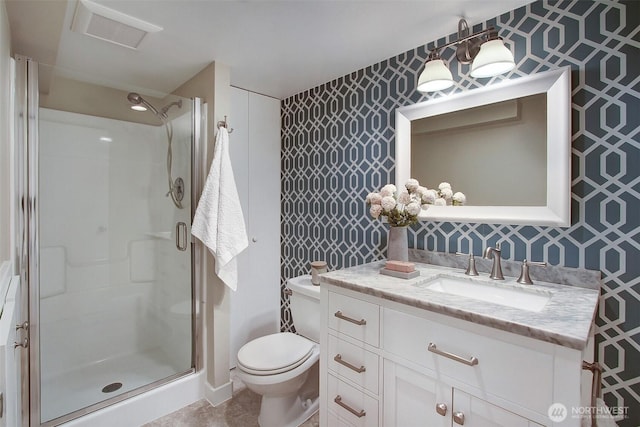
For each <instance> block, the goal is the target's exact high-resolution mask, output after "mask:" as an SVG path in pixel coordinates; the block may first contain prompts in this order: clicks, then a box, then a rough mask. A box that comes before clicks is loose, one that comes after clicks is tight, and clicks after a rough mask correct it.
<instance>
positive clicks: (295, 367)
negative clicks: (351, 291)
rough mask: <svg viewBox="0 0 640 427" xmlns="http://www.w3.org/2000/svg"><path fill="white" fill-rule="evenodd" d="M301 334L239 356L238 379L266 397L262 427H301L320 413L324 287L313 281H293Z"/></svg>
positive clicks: (254, 345) (273, 338)
mask: <svg viewBox="0 0 640 427" xmlns="http://www.w3.org/2000/svg"><path fill="white" fill-rule="evenodd" d="M287 286H288V288H289V289H290V290H291V295H290V297H289V301H290V308H291V314H292V316H293V321H294V326H295V328H296V332H297V334H292V333H290V332H280V333H277V334H272V335H266V336H264V337H260V338H256V339H255V340H253V341H250V342H248V343H247V344H245V345H244V346H242V348H240V350H239V351H238V372H237V373H238V376H239V377H240V379H241V380H242V382H244V383H245V384H246V386H247V387H248V388H249V389H250V390H252V391H254V392H255V393H258V394H260V395H262V403H261V405H260V415H259V416H258V423H259V424H260V426H261V427H297V426H299V425H300V424H302V423H303V422H304V421H305V420H306V419H307V418H309V417H310V416H311V415H313V414H314V412H316V411H317V410H318V405H319V398H318V384H319V382H318V381H319V369H318V360H319V359H320V344H319V341H320V286H314V285H312V284H311V276H310V275H305V276H299V277H294V278H292V279H289V281H288V282H287Z"/></svg>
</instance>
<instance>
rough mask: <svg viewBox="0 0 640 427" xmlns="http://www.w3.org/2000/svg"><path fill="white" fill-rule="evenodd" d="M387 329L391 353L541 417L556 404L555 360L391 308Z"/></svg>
mask: <svg viewBox="0 0 640 427" xmlns="http://www.w3.org/2000/svg"><path fill="white" fill-rule="evenodd" d="M383 328H384V333H383V336H384V342H383V348H384V350H385V352H386V353H391V354H395V355H398V356H400V357H402V358H404V359H407V360H409V361H411V362H414V363H416V364H418V365H421V366H424V367H425V368H428V369H430V370H433V371H435V372H436V375H446V376H448V377H450V378H453V379H456V380H459V381H461V382H463V383H465V384H468V385H470V386H472V387H475V388H478V389H481V390H483V391H484V392H486V393H489V394H492V395H495V396H498V397H500V398H504V399H506V400H508V401H511V402H513V403H516V404H518V405H520V406H524V407H526V408H529V409H532V410H534V411H536V412H539V413H546V411H547V409H548V408H549V405H550V404H551V403H553V402H552V397H553V355H552V354H548V353H544V352H541V351H537V350H534V349H532V348H530V347H524V346H519V345H516V344H511V343H507V342H504V341H501V340H499V339H495V338H492V337H489V336H484V335H481V334H478V333H474V332H470V331H467V330H463V329H458V328H455V327H451V326H448V325H446V324H443V323H440V322H436V321H433V320H430V319H425V318H422V317H417V316H413V315H410V314H406V313H401V312H398V311H395V310H392V309H386V308H385V309H384V325H383ZM430 343H431V344H433V345H435V348H432V349H431V351H430V350H429V344H430ZM443 353H447V354H448V355H449V356H450V357H447V355H445V354H443ZM472 358H475V359H477V364H474V365H471V363H472ZM454 359H457V360H454Z"/></svg>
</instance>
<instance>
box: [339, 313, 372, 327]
mask: <svg viewBox="0 0 640 427" xmlns="http://www.w3.org/2000/svg"><path fill="white" fill-rule="evenodd" d="M334 316H336V317H337V318H338V319H342V320H346V321H347V322H351V323H353V324H355V325H358V326H363V325H366V324H367V321H366V320H364V319H360V320H356V319H352V318H351V317H348V316H345V315H344V314H342V312H341V311H336V313H335V314H334Z"/></svg>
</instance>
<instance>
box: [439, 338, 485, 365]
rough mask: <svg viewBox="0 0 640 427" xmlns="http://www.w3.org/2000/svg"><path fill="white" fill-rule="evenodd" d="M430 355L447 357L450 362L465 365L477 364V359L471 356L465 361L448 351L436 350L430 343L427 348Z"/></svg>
mask: <svg viewBox="0 0 640 427" xmlns="http://www.w3.org/2000/svg"><path fill="white" fill-rule="evenodd" d="M427 350H429V351H430V352H431V353H435V354H439V355H440V356H444V357H448V358H449V359H451V360H455V361H456V362H460V363H464V364H465V365H469V366H475V365H477V364H478V358H477V357H474V356H471V357H470V358H469V359H465V358H464V357H461V356H458V355H457V354H453V353H449V352H448V351H442V350H438V348H437V347H436V345H435V344H434V343H432V342H430V343H429V347H427Z"/></svg>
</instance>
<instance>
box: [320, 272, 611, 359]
mask: <svg viewBox="0 0 640 427" xmlns="http://www.w3.org/2000/svg"><path fill="white" fill-rule="evenodd" d="M383 266H384V261H378V262H373V263H370V264H364V265H361V266H357V267H351V268H345V269H342V270H336V271H332V272H329V273H325V274H322V275H321V278H322V279H321V281H322V283H328V284H331V285H335V286H338V287H341V288H345V289H350V290H353V291H356V292H361V293H363V294H367V295H372V296H375V297H379V298H383V299H386V300H390V301H395V302H398V303H402V304H406V305H409V306H413V307H417V308H420V309H424V310H428V311H432V312H435V313H441V314H444V315H448V316H452V317H456V318H459V319H463V320H467V321H470V322H473V323H477V324H482V325H486V326H489V327H493V328H496V329H501V330H504V331H508V332H512V333H515V334H519V335H523V336H527V337H531V338H535V339H539V340H542V341H547V342H551V343H554V344H559V345H562V346H565V347H569V348H573V349H578V350H582V349H584V348H585V347H586V345H587V341H588V339H589V332H590V329H591V326H592V324H593V320H594V318H595V314H596V308H597V304H598V297H599V295H600V291H599V289H588V288H583V287H577V286H567V285H559V284H554V283H546V282H536V283H534V285H521V284H519V283H517V282H516V278H515V277H505V280H501V281H497V280H491V279H489V277H488V276H487V275H486V274H482V275H481V276H475V277H471V276H466V275H465V274H464V272H463V271H461V270H460V269H454V268H449V267H443V266H438V265H431V264H424V263H416V270H418V271H419V272H420V276H418V277H416V278H414V279H408V280H405V279H399V278H395V277H390V276H386V275H382V274H380V273H379V271H380V269H381V268H382V267H383ZM439 277H450V278H455V279H460V280H465V281H472V282H476V283H481V284H485V285H489V286H496V287H503V288H510V289H513V288H522V289H523V290H524V291H526V292H532V293H540V294H543V295H550V299H549V301H548V302H547V303H546V305H545V306H544V307H543V308H542V310H540V311H537V312H536V311H527V310H524V309H518V308H513V307H508V306H504V305H499V304H494V303H491V302H486V301H480V300H478V299H473V298H466V297H461V296H457V295H451V294H448V293H444V292H438V291H435V290H431V289H428V288H427V285H428V284H429V282H431V281H432V280H435V279H437V278H439Z"/></svg>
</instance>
